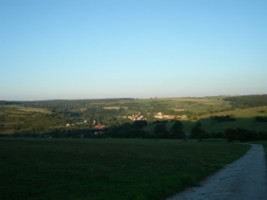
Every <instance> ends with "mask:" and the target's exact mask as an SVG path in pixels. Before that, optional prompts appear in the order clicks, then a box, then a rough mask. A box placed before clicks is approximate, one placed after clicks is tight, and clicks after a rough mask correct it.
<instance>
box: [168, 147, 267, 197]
mask: <svg viewBox="0 0 267 200" xmlns="http://www.w3.org/2000/svg"><path fill="white" fill-rule="evenodd" d="M167 200H267V168H266V161H265V155H264V150H263V147H262V145H256V144H253V145H251V148H250V150H249V151H248V152H247V153H246V154H245V155H244V156H243V157H241V158H240V159H238V160H237V161H235V162H233V163H231V164H229V165H227V166H226V167H225V168H223V169H222V170H221V171H219V172H218V173H216V174H215V175H213V176H211V177H209V178H208V179H206V180H205V181H203V182H202V183H201V184H200V186H199V187H193V188H191V189H189V190H186V191H184V192H182V193H179V194H177V195H175V196H173V197H171V198H168V199H167Z"/></svg>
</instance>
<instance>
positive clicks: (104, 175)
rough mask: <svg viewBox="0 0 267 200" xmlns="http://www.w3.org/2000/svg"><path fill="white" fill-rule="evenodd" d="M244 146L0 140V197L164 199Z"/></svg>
mask: <svg viewBox="0 0 267 200" xmlns="http://www.w3.org/2000/svg"><path fill="white" fill-rule="evenodd" d="M248 148H249V146H248V145H240V144H229V143H226V142H211V141H207V142H206V141H203V142H192V141H191V142H184V141H177V140H134V139H132V140H124V139H119V140H117V139H101V140H79V139H52V140H49V139H0V159H1V162H0V197H1V199H6V200H9V199H10V200H13V199H14V200H15V199H16V200H19V199H27V200H31V199H34V200H44V199H49V200H53V199H55V200H56V199H64V200H73V199H75V200H85V199H90V200H104V199H116V200H119V199H138V200H144V199H153V200H157V199H164V198H166V197H168V196H170V195H172V194H175V193H177V192H179V191H181V190H183V189H185V188H187V187H191V186H194V185H196V184H197V183H199V181H200V180H202V179H203V178H205V177H206V176H208V175H210V174H211V173H213V172H215V171H216V170H218V169H220V168H221V167H223V166H224V165H225V164H227V163H230V162H232V161H234V160H235V159H237V158H239V157H240V156H241V155H242V154H244V153H245V152H246V151H247V150H248Z"/></svg>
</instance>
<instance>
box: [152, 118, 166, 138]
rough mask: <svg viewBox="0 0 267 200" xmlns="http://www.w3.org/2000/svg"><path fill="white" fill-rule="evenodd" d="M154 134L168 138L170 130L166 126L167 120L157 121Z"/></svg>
mask: <svg viewBox="0 0 267 200" xmlns="http://www.w3.org/2000/svg"><path fill="white" fill-rule="evenodd" d="M154 134H155V137H156V138H162V139H165V138H168V137H169V132H168V130H167V128H166V123H165V122H159V123H157V124H156V126H155V129H154Z"/></svg>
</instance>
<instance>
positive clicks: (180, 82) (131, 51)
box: [0, 0, 267, 100]
mask: <svg viewBox="0 0 267 200" xmlns="http://www.w3.org/2000/svg"><path fill="white" fill-rule="evenodd" d="M266 11H267V1H266V0H97V1H96V0H23V1H22V0H0V100H45V99H92V98H93V99H95V98H124V97H131V98H151V97H185V96H216V95H247V94H267V12H266Z"/></svg>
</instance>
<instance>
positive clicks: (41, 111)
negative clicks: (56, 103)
mask: <svg viewBox="0 0 267 200" xmlns="http://www.w3.org/2000/svg"><path fill="white" fill-rule="evenodd" d="M18 110H20V111H23V112H34V113H43V114H51V111H49V110H47V109H44V108H31V107H21V108H18Z"/></svg>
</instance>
